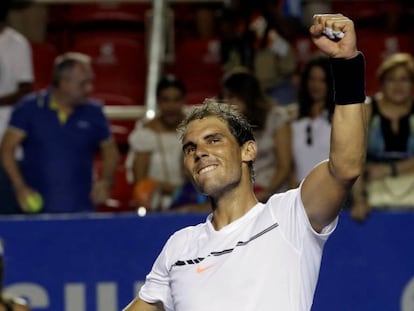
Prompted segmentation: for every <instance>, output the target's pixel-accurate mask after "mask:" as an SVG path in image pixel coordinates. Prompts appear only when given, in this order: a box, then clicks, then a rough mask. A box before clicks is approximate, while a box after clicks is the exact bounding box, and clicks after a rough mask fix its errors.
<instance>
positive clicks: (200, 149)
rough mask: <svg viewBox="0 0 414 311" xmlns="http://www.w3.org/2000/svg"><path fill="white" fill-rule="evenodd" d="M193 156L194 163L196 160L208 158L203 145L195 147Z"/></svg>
mask: <svg viewBox="0 0 414 311" xmlns="http://www.w3.org/2000/svg"><path fill="white" fill-rule="evenodd" d="M194 155H195V158H196V161H197V160H199V159H201V158H203V157H206V156H208V151H207V149H206V148H205V147H204V145H197V147H196V150H195V152H194Z"/></svg>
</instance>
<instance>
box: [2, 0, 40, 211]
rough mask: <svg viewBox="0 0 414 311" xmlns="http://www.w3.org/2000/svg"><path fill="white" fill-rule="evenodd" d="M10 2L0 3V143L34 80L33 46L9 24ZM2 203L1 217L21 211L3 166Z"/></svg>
mask: <svg viewBox="0 0 414 311" xmlns="http://www.w3.org/2000/svg"><path fill="white" fill-rule="evenodd" d="M11 2H12V1H11V0H1V1H0V140H1V139H2V138H3V135H4V132H5V130H6V128H7V125H8V122H9V118H10V114H11V111H12V107H13V105H14V104H15V103H17V101H18V100H19V99H20V98H21V97H23V96H24V95H26V94H28V93H29V92H30V91H31V90H32V87H33V80H34V77H33V64H32V50H31V47H30V43H29V41H28V40H27V39H26V38H25V37H24V36H23V35H22V34H20V33H19V32H17V31H16V30H14V29H13V28H11V27H9V26H7V23H6V20H7V16H8V13H9V11H10V8H11ZM17 156H21V155H17ZM0 200H1V201H2V206H1V208H0V214H4V213H7V214H8V213H18V212H19V211H20V209H19V208H18V205H17V202H16V200H15V197H14V193H13V189H12V187H11V184H10V181H9V179H8V177H7V175H6V174H5V172H4V170H3V167H2V166H1V165H0Z"/></svg>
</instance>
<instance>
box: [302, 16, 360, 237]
mask: <svg viewBox="0 0 414 311" xmlns="http://www.w3.org/2000/svg"><path fill="white" fill-rule="evenodd" d="M325 27H331V28H333V29H334V30H340V31H342V32H343V33H344V34H345V36H344V38H342V39H341V40H339V41H332V40H330V39H328V38H327V37H325V36H323V35H321V33H322V30H323V29H324V28H325ZM310 32H311V34H312V35H313V36H314V42H315V44H316V45H317V46H318V47H319V48H320V50H321V51H322V52H324V53H326V54H328V55H329V56H330V57H334V58H344V59H351V58H353V57H355V56H356V55H357V48H356V35H355V30H354V25H353V22H352V21H351V20H349V19H348V18H346V17H344V16H343V15H341V14H326V15H318V16H316V17H315V18H314V25H313V26H312V27H311V29H310ZM366 124H367V120H366V111H365V107H364V105H363V104H362V103H355V104H347V105H336V107H335V112H334V116H333V120H332V132H331V147H330V154H329V161H325V162H323V163H321V164H320V165H318V166H317V167H316V168H315V169H314V170H312V172H311V173H310V174H309V175H308V176H307V178H306V179H305V181H304V184H303V186H302V193H301V194H302V201H303V204H304V206H305V209H306V212H307V214H308V217H309V220H310V222H311V224H312V227H313V228H314V229H315V230H316V231H318V232H320V231H321V230H322V228H323V227H325V226H326V225H327V224H329V223H330V222H331V221H333V220H334V219H335V217H336V216H337V215H338V213H339V212H340V209H341V206H342V202H343V200H344V199H345V197H346V195H347V194H348V193H349V191H350V189H351V187H352V185H353V183H354V182H355V181H356V179H357V178H358V176H359V175H360V174H361V173H362V171H363V166H364V161H365V151H366V132H367V131H366Z"/></svg>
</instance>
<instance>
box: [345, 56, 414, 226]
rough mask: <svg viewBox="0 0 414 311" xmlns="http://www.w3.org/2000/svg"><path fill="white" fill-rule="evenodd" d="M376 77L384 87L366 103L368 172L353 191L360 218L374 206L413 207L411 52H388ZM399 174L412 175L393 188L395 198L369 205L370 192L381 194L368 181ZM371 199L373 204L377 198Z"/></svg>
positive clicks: (413, 74) (413, 78)
mask: <svg viewBox="0 0 414 311" xmlns="http://www.w3.org/2000/svg"><path fill="white" fill-rule="evenodd" d="M377 77H378V80H379V82H380V88H381V91H380V92H379V93H378V94H376V95H375V96H373V97H372V98H371V99H370V104H369V105H366V107H367V118H368V120H369V124H368V149H367V162H366V166H365V174H364V175H363V176H360V178H359V179H358V181H357V183H356V184H355V185H354V187H353V191H352V199H353V202H352V209H351V213H352V217H353V218H354V219H355V220H358V221H363V220H365V219H366V217H367V216H368V214H369V213H370V211H371V209H372V208H375V207H376V208H379V207H387V208H395V207H397V206H401V205H404V204H407V206H406V207H408V208H414V199H407V198H408V197H410V198H411V197H413V196H412V195H411V194H412V193H413V186H414V104H413V86H414V84H413V82H414V59H413V57H412V56H411V55H410V54H408V53H395V54H392V55H390V56H388V57H387V58H386V59H385V60H384V61H383V62H382V64H381V65H380V66H379V68H378V71H377ZM397 176H405V177H409V176H411V178H410V179H406V180H405V181H404V183H405V185H401V188H402V189H391V191H394V190H396V191H397V192H396V193H395V195H394V194H392V195H393V197H392V202H390V203H387V202H385V201H384V202H382V203H378V204H380V205H383V204H384V206H370V202H369V197H368V196H369V195H372V196H376V197H378V196H377V195H378V194H379V193H376V194H375V193H369V192H368V183H369V182H373V181H384V180H386V179H388V178H390V177H391V179H393V177H397ZM388 186H391V185H390V184H388ZM404 189H406V191H405V190H404ZM387 190H389V188H386V189H383V191H382V190H381V191H382V192H384V193H380V194H381V196H382V197H383V195H384V194H385V191H387ZM373 191H374V190H373ZM403 200H404V202H407V203H403ZM370 201H371V205H373V204H375V202H374V201H377V200H374V199H372V200H370ZM408 201H411V202H408ZM385 204H386V205H388V204H389V206H385Z"/></svg>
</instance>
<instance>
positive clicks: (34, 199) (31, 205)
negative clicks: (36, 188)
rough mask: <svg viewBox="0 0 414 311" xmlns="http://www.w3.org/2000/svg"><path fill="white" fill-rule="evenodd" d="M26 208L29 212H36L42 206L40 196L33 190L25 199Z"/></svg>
mask: <svg viewBox="0 0 414 311" xmlns="http://www.w3.org/2000/svg"><path fill="white" fill-rule="evenodd" d="M26 208H27V211H28V212H29V213H38V212H40V211H41V210H42V208H43V199H42V196H41V195H40V194H39V193H37V192H35V193H32V194H31V195H29V196H28V197H27V199H26Z"/></svg>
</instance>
